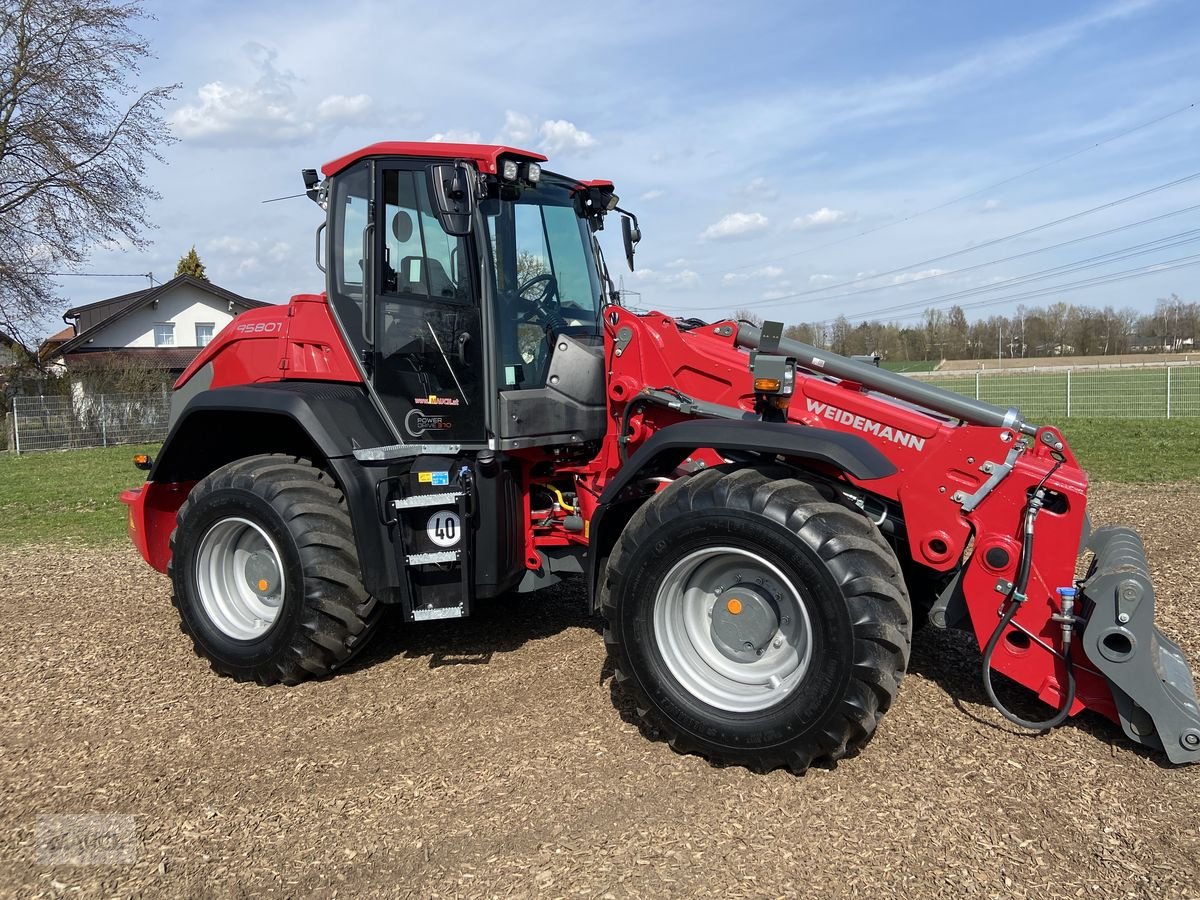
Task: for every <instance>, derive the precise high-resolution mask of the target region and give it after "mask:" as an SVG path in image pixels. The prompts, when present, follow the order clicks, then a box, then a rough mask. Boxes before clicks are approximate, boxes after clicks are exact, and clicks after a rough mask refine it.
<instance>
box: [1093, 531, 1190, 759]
mask: <svg viewBox="0 0 1200 900" xmlns="http://www.w3.org/2000/svg"><path fill="white" fill-rule="evenodd" d="M1088 549H1089V550H1091V551H1092V552H1093V553H1094V554H1095V556H1094V558H1093V561H1092V565H1091V568H1090V570H1089V572H1088V576H1087V578H1086V579H1085V580H1084V581H1083V583H1082V592H1083V596H1084V598H1085V599H1086V600H1087V601H1090V602H1091V604H1092V609H1091V615H1090V616H1089V618H1088V622H1087V625H1086V627H1085V628H1084V631H1083V649H1084V652H1085V654H1086V655H1087V658H1088V661H1089V662H1091V663H1092V665H1094V666H1095V667H1096V668H1097V669H1099V670H1100V672H1101V673H1102V674H1103V675H1104V677H1105V678H1106V679H1108V682H1109V686H1110V687H1111V688H1112V692H1113V699H1114V700H1115V701H1116V705H1117V712H1118V714H1119V715H1120V719H1121V727H1122V728H1123V729H1124V731H1125V734H1126V735H1128V736H1129V738H1130V739H1131V740H1133V741H1135V742H1137V743H1139V744H1142V745H1143V746H1146V747H1150V748H1152V749H1155V750H1161V751H1163V752H1164V753H1166V755H1167V758H1168V759H1169V760H1170V761H1171V762H1173V763H1194V762H1200V703H1198V702H1197V699H1196V687H1195V684H1194V683H1193V680H1192V673H1191V670H1190V669H1189V668H1188V664H1187V661H1186V660H1185V659H1184V656H1183V651H1182V650H1180V648H1179V645H1178V644H1176V643H1174V642H1173V641H1171V640H1169V639H1168V638H1167V637H1165V636H1164V635H1163V633H1162V632H1161V631H1159V630H1158V628H1157V627H1156V626H1155V624H1154V584H1153V583H1152V582H1151V580H1150V570H1149V567H1148V566H1147V564H1146V549H1145V547H1144V546H1143V544H1142V539H1141V538H1140V537H1139V536H1138V534H1137V532H1135V531H1133V530H1132V529H1130V528H1122V527H1112V528H1100V529H1098V530H1097V531H1096V532H1095V533H1093V535H1092V536H1091V539H1090V540H1089V541H1088Z"/></svg>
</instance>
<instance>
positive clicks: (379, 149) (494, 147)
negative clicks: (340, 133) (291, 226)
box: [321, 141, 546, 178]
mask: <svg viewBox="0 0 1200 900" xmlns="http://www.w3.org/2000/svg"><path fill="white" fill-rule="evenodd" d="M369 156H416V157H422V158H425V159H431V158H432V159H469V160H471V161H472V162H473V163H475V165H476V166H478V167H479V171H480V172H482V173H484V174H485V175H495V174H496V166H497V164H498V161H499V159H500V157H501V156H511V157H516V158H517V159H523V160H532V161H534V162H545V161H546V157H545V156H543V155H542V154H540V153H535V152H533V151H532V150H521V149H519V148H517V147H505V146H503V145H500V144H447V143H442V142H441V141H381V142H379V143H377V144H371V145H369V146H366V147H363V148H362V149H360V150H355V151H354V152H353V153H347V154H346V155H345V156H339V157H338V158H337V159H335V160H333V161H332V162H327V163H325V165H323V166H322V167H321V174H322V175H324V176H325V177H326V178H328V177H329V176H330V175H336V174H337V173H338V172H340V171H342V169H345V168H346V167H347V166H350V165H353V164H354V163H356V162H358V161H359V160H360V159H365V158H367V157H369Z"/></svg>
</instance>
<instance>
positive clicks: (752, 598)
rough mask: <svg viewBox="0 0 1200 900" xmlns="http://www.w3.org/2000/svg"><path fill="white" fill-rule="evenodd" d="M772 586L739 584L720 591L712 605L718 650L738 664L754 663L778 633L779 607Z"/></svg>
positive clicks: (713, 627)
mask: <svg viewBox="0 0 1200 900" xmlns="http://www.w3.org/2000/svg"><path fill="white" fill-rule="evenodd" d="M770 587H771V586H769V585H767V584H766V583H765V582H764V584H762V585H758V584H747V583H745V582H738V583H737V584H735V585H733V586H732V587H729V588H725V589H724V590H722V591H718V592H717V601H716V603H715V604H714V605H713V616H712V639H713V643H714V644H715V645H716V647H717V649H718V650H720V651H721V652H722V653H724V654H725V656H727V657H728V658H729V659H732V660H733V661H735V662H743V663H749V662H754V661H755V660H756V659H758V658H759V657H760V656H762V655H763V653H765V652H766V650H767V647H769V646H770V643H771V639H772V638H773V637H775V635H776V633H777V632H778V631H779V607H778V606H777V605H776V603H775V599H774V598H773V597H772V596H771V594H770V593H769V591H770Z"/></svg>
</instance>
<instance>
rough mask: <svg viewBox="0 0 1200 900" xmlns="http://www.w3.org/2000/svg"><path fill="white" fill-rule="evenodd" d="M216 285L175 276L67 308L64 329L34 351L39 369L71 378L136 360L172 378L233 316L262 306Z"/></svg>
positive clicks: (263, 304) (196, 279) (189, 277)
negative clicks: (39, 361) (63, 371)
mask: <svg viewBox="0 0 1200 900" xmlns="http://www.w3.org/2000/svg"><path fill="white" fill-rule="evenodd" d="M268 305H270V304H267V303H264V302H263V301H261V300H251V299H250V298H249V297H242V296H241V295H239V294H235V293H233V291H229V290H226V289H225V288H223V287H219V286H218V285H215V284H211V283H210V282H207V281H203V280H201V279H199V278H192V277H191V276H190V275H179V276H177V277H176V278H172V279H171V280H170V281H168V282H167V283H166V284H162V285H159V286H158V287H154V288H147V289H146V290H142V291H133V292H132V293H129V294H121V295H120V296H117V297H109V298H108V299H107V300H97V301H96V302H95V303H87V304H84V305H82V306H76V307H72V308H71V309H68V310H67V311H66V312H65V313H64V314H63V321H66V322H69V323H70V324H69V327H68V328H66V329H63V330H62V331H60V332H58V333H57V334H54V335H51V336H50V337H49V338H47V339H46V341H44V342H43V343H42V346H41V347H40V348H39V349H38V355H39V357H40V358H41V359H42V361H43V364H45V365H48V366H50V367H52V368H58V367H62V368H65V369H66V370H67V371H68V372H71V373H72V374H76V373H78V374H83V373H84V372H86V371H87V370H88V369H89V368H95V367H108V366H113V365H115V364H124V363H127V362H131V361H137V362H138V363H140V364H142V365H144V366H145V367H146V368H150V369H160V370H163V371H164V372H170V373H172V374H178V373H180V372H182V371H183V370H184V369H186V368H187V366H188V364H189V363H191V361H192V360H193V359H195V358H196V354H198V353H199V352H200V349H201V348H202V347H204V346H205V345H206V344H208V342H209V341H211V340H212V339H213V337H215V336H216V335H217V334H218V333H219V332H220V331H221V329H222V328H224V327H225V326H226V325H228V324H229V323H230V322H231V321H233V319H234V317H235V316H237V315H239V314H240V313H243V312H245V311H246V310H248V309H255V308H257V307H260V306H268Z"/></svg>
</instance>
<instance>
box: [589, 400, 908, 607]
mask: <svg viewBox="0 0 1200 900" xmlns="http://www.w3.org/2000/svg"><path fill="white" fill-rule="evenodd" d="M705 447H708V448H711V449H713V450H716V451H717V452H718V453H721V454H723V455H726V456H734V455H736V456H744V455H745V454H747V453H750V454H759V455H761V457H762V459H763V461H764V462H765V461H768V460H773V459H775V458H776V457H779V456H782V457H784V458H785V459H787V460H789V461H793V462H795V463H796V464H797V465H799V466H801V467H803V466H804V465H805V464H809V463H821V464H824V465H826V466H830V467H832V468H834V469H836V470H837V471H839V472H845V473H846V474H848V475H851V476H853V477H854V478H856V479H858V480H860V481H870V480H873V479H876V478H886V477H887V476H888V475H894V474H895V473H896V471H897V469H896V467H895V465H893V464H892V462H891V460H889V459H888V458H887V457H886V456H884V455H883V453H882V452H881V451H880V450H879V449H878V448H877V447H875V446H874V445H873V444H871V442H870V441H868V440H867V439H866V438H863V437H859V436H858V435H856V434H848V433H846V432H842V431H832V430H830V429H827V428H814V427H812V426H809V425H794V424H792V423H790V422H755V421H746V420H730V419H694V420H690V421H686V422H678V423H676V424H674V425H669V426H667V427H666V428H662V429H660V430H658V431H656V432H655V433H654V434H653V435H652V436H651V437H650V439H649V440H648V441H646V443H644V444H642V446H641V447H639V448H638V449H637V452H636V453H634V454H633V456H631V457H630V458H629V459H628V460H627V461H626V463H625V465H624V466H623V467H622V468H621V471H620V472H618V473H617V475H616V477H614V478H613V479H612V481H610V482H609V483H608V484H607V485H606V486H605V488H604V492H603V493H602V494H601V495H600V501H599V503H598V504H597V507H596V511H595V513H594V514H593V516H592V519H591V521H590V523H589V526H588V534H589V544H590V548H589V553H588V570H589V571H588V590H589V594H588V596H589V600H590V602H591V605H592V609H593V611H594V610H596V609H597V608H598V594H597V589H598V587H599V579H600V575H601V573H602V572H603V570H604V565H605V564H606V562H607V560H608V554H609V552H610V551H611V550H612V548H613V546H614V545H615V544H616V541H617V537H618V536H619V535H620V533H621V530H622V529H623V528H624V527H625V524H626V523H627V522H628V521H629V519H630V518H632V516H633V514H634V513H635V512H636V511H637V508H638V507H639V506H641V504H642V503H644V502H645V501H646V499H648V496H649V495H647V494H641V495H638V496H630V495H629V494H628V492H627V489H628V488H629V487H630V486H632V485H635V484H637V483H638V482H639V481H640V480H642V479H644V478H650V477H654V476H659V475H666V474H668V473H670V472H673V471H674V470H675V469H676V468H678V466H679V465H680V463H682V462H683V461H684V460H685V459H687V457H688V456H690V455H691V454H692V453H693V452H694V451H696V450H699V449H701V448H705Z"/></svg>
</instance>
